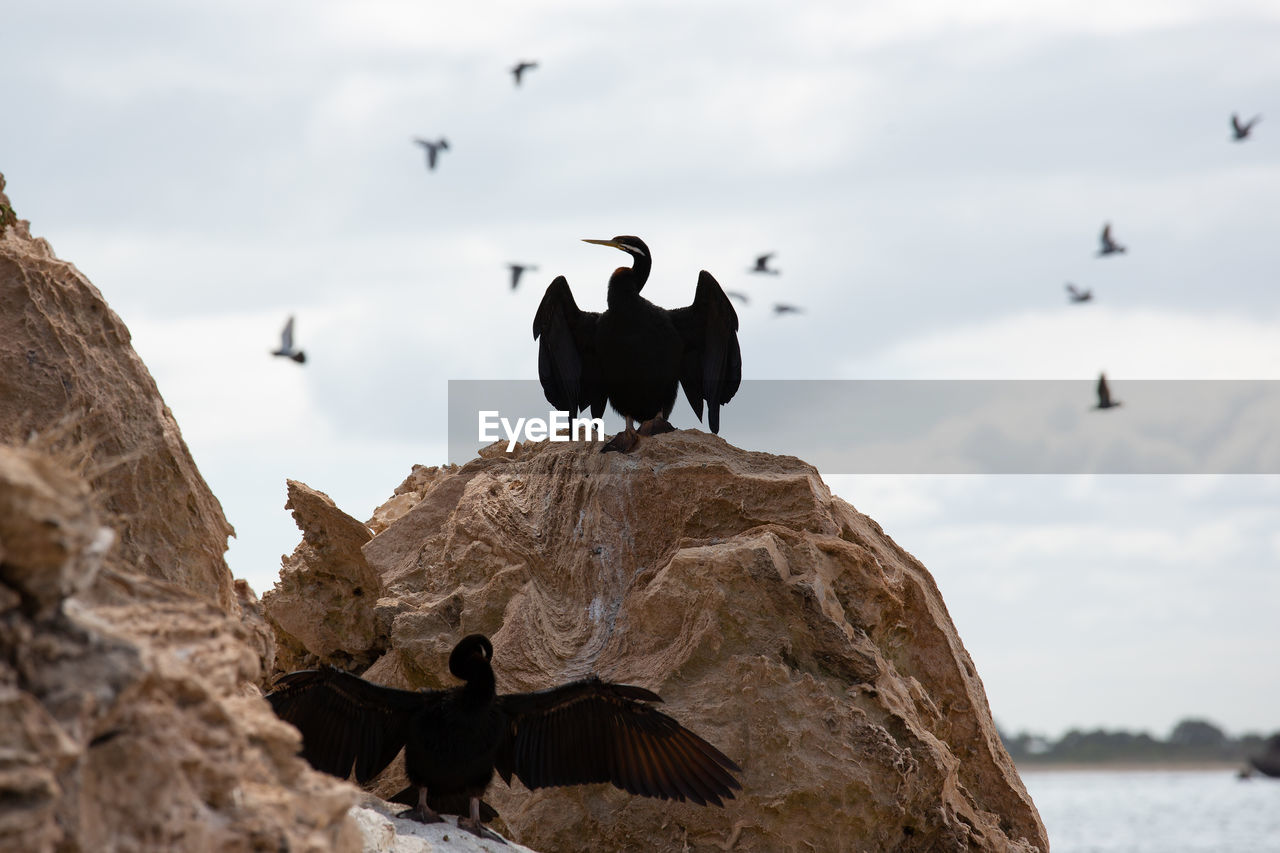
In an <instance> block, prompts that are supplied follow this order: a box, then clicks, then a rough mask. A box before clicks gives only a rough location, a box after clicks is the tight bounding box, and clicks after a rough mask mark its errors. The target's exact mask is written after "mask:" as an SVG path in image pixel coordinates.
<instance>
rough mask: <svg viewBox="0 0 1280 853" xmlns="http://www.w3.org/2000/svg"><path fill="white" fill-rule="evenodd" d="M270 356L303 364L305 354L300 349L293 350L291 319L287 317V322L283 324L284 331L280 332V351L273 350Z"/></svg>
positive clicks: (305, 357) (305, 358)
mask: <svg viewBox="0 0 1280 853" xmlns="http://www.w3.org/2000/svg"><path fill="white" fill-rule="evenodd" d="M271 354H272V355H278V356H283V357H284V358H291V359H293V360H294V361H296V362H298V364H305V363H306V360H307V354H306V353H305V352H303V351H302V350H300V349H294V348H293V317H292V316H290V317H289V321H288V322H287V323H285V324H284V329H282V330H281V332H280V349H278V350H274V351H273V352H272V353H271Z"/></svg>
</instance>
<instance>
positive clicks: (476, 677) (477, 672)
mask: <svg viewBox="0 0 1280 853" xmlns="http://www.w3.org/2000/svg"><path fill="white" fill-rule="evenodd" d="M462 695H463V696H465V697H466V699H467V701H468V702H471V703H475V704H477V705H483V704H487V703H489V702H492V701H493V698H494V696H496V695H497V683H496V681H495V680H494V677H493V668H492V667H490V666H489V665H488V664H487V663H486V664H485V665H484V666H474V667H472V668H471V671H470V672H468V673H467V683H466V684H465V685H464V686H463V688H462Z"/></svg>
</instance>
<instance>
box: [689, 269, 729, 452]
mask: <svg viewBox="0 0 1280 853" xmlns="http://www.w3.org/2000/svg"><path fill="white" fill-rule="evenodd" d="M671 321H672V322H673V323H674V324H675V327H676V329H677V330H678V331H679V332H680V334H681V335H682V336H683V337H684V361H683V363H682V364H681V366H680V387H681V388H683V389H684V395H685V397H686V398H687V399H688V400H689V405H690V406H692V407H693V411H694V414H696V415H697V416H698V420H702V403H703V401H705V402H706V404H707V423H708V425H709V426H710V427H711V431H712V432H714V433H718V432H720V407H721V406H723V405H724V404H725V403H728V402H729V401H730V400H732V399H733V395H734V394H736V393H737V392H738V385H739V384H740V383H741V382H742V350H741V349H739V347H738V312H737V311H735V310H734V308H733V303H732V302H730V301H729V297H728V296H726V295H725V292H724V290H722V289H721V287H720V283H719V282H717V281H716V280H715V278H714V277H713V276H712V275H711V273H709V272H707V271H706V270H703V271H702V272H701V273H700V274H699V275H698V289H697V291H696V292H695V293H694V296H693V304H692V305H690V306H688V307H687V308H677V309H675V310H674V311H672V312H671Z"/></svg>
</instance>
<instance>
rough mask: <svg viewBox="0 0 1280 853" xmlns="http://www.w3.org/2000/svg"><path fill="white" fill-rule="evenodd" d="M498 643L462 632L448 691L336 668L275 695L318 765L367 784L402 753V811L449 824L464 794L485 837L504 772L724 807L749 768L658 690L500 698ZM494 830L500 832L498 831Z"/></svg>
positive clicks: (623, 688)
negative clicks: (453, 802) (449, 811)
mask: <svg viewBox="0 0 1280 853" xmlns="http://www.w3.org/2000/svg"><path fill="white" fill-rule="evenodd" d="M492 657H493V645H492V644H491V643H490V642H489V640H488V638H487V637H485V636H483V635H481V634H471V635H470V636H468V637H464V638H463V639H462V640H461V641H460V642H459V643H458V645H457V646H455V647H454V649H453V652H452V654H450V655H449V671H450V672H451V673H453V674H454V675H455V676H457V677H458V678H460V679H462V680H463V681H464V682H465V684H463V685H462V686H460V687H454V688H452V689H449V690H423V691H417V692H415V691H410V690H397V689H395V688H393V687H384V686H381V685H378V684H373V683H371V682H368V681H365V680H364V679H362V678H358V677H357V676H354V675H351V674H349V673H344V672H340V671H338V670H334V669H319V670H302V671H299V672H291V673H289V674H288V675H284V676H281V677H280V679H279V680H277V681H276V684H275V689H274V690H273V691H272V692H271V693H269V694H268V695H267V699H268V701H270V702H271V707H272V708H273V709H274V710H275V712H276V714H277V715H278V716H279V717H280V718H281V719H283V720H286V721H288V722H290V723H293V724H294V725H295V726H297V727H298V730H299V731H300V732H302V755H303V757H304V758H306V759H307V761H309V762H310V763H311V765H312V766H313V767H315V768H316V769H317V770H321V771H324V772H326V773H332V774H333V775H335V776H339V777H341V778H344V779H345V778H346V777H347V776H348V775H349V774H350V773H351V770H352V766H353V765H354V768H355V776H356V781H357V782H359V783H360V784H362V785H363V784H365V783H367V782H368V781H369V780H371V779H372V778H373V777H374V776H376V775H378V773H380V772H382V770H383V769H384V768H385V767H386V766H387V765H388V764H390V763H391V760H392V759H393V758H395V756H396V755H397V754H398V753H399V752H400V750H401V748H404V751H405V752H404V764H405V772H406V773H407V775H408V777H409V783H410V787H409V788H407V789H405V790H404V791H401V792H400V793H399V794H397V795H396V797H395V798H394V799H395V800H396V801H397V802H405V801H408V802H411V803H415V804H416V805H415V807H414V808H412V809H409V810H407V811H405V812H403V813H401V815H400V816H401V817H409V818H412V819H414V820H418V821H421V822H423V823H432V822H436V821H438V820H440V817H439V815H438V814H436V811H435V810H434V809H432V807H431V806H430V803H432V802H435V803H441V802H447V801H448V800H450V799H456V798H457V797H458V796H459V795H463V796H465V797H467V798H469V800H470V803H469V805H470V809H469V811H470V815H469V817H466V818H460V819H459V820H458V825H459V826H460V827H462V828H463V829H467V830H470V831H471V832H474V833H475V834H477V835H481V836H485V835H486V831H485V830H484V827H483V825H482V824H481V817H482V815H481V803H480V797H481V795H483V794H484V791H485V789H486V788H487V787H488V785H489V782H490V781H491V780H492V779H493V772H494V770H497V771H498V773H499V774H500V775H501V776H502V778H503V780H504V781H506V782H507V783H508V784H510V782H511V777H512V776H518V777H519V778H520V781H521V782H523V783H524V785H525V787H528V788H546V787H555V786H560V785H582V784H587V783H590V782H611V783H613V784H614V785H615V786H617V787H619V788H621V789H622V790H624V791H628V792H630V793H632V794H639V795H641V796H646V797H659V798H661V799H667V800H681V801H683V800H691V801H693V802H695V803H698V804H699V805H707V804H708V803H710V804H714V805H717V806H719V805H723V802H722V801H723V800H725V799H732V798H733V792H734V790H741V787H742V786H741V785H740V784H739V783H738V780H737V779H736V778H734V775H733V774H734V773H740V772H741V768H739V767H738V765H737V764H735V763H734V762H733V761H732V760H730V759H729V758H728V757H727V756H725V755H724V753H722V752H720V750H718V749H716V748H715V747H714V746H712V745H711V744H709V743H707V741H705V740H703V739H702V738H700V737H698V736H697V735H696V734H694V733H693V732H691V731H689V730H688V729H686V728H684V727H683V726H681V725H680V724H679V723H677V722H676V721H675V720H674V719H672V718H671V717H668V716H667V715H666V714H663V713H661V712H660V711H657V710H655V709H654V708H652V707H650V706H649V705H648V704H646V703H648V702H661V701H662V700H661V699H660V698H659V697H658V696H657V695H656V694H655V693H652V692H651V691H649V690H645V689H644V688H642V687H632V686H629V685H625V684H610V683H608V682H603V681H600V680H599V679H598V678H587V679H583V680H581V681H575V682H573V683H571V684H565V685H563V686H560V687H553V688H551V689H549V690H542V691H538V692H536V693H505V694H502V695H498V694H497V692H496V690H495V687H494V675H493V668H492V666H491V665H490V660H491V658H492ZM494 837H496V836H494Z"/></svg>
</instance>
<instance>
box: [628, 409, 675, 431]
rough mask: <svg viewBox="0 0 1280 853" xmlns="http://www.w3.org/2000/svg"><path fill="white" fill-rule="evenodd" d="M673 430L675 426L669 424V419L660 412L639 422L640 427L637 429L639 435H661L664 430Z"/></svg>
mask: <svg viewBox="0 0 1280 853" xmlns="http://www.w3.org/2000/svg"><path fill="white" fill-rule="evenodd" d="M675 431H676V428H675V427H673V426H672V425H671V421H669V420H667V419H666V417H665V416H663V415H661V414H659V415H658V416H657V417H655V418H653V419H652V420H647V421H645V422H644V423H642V424H640V429H638V430H637V432H638V433H639V434H640V435H661V434H662V433H664V432H675Z"/></svg>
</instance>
